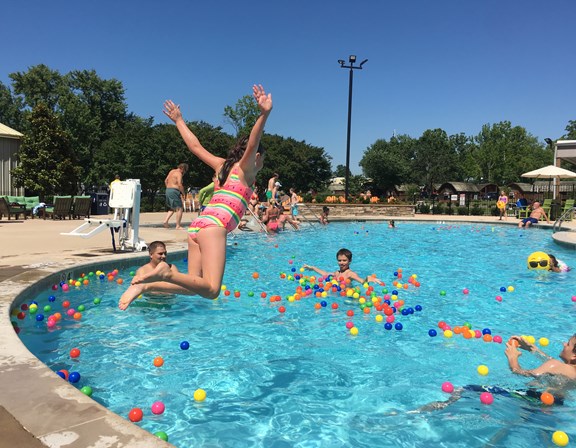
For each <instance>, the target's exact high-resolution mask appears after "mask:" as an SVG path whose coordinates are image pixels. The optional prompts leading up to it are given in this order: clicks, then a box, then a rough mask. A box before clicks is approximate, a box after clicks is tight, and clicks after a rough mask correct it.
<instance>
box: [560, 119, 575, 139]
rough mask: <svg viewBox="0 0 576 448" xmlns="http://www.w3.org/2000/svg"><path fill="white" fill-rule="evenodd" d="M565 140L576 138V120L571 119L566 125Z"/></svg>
mask: <svg viewBox="0 0 576 448" xmlns="http://www.w3.org/2000/svg"><path fill="white" fill-rule="evenodd" d="M563 138H564V139H565V140H576V120H570V121H569V122H568V124H567V125H566V135H564V137H563Z"/></svg>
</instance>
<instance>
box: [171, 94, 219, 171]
mask: <svg viewBox="0 0 576 448" xmlns="http://www.w3.org/2000/svg"><path fill="white" fill-rule="evenodd" d="M163 112H164V115H166V116H167V117H168V118H170V120H172V121H173V122H174V124H175V125H176V128H177V129H178V132H180V135H181V136H182V139H183V140H184V143H186V146H187V147H188V149H189V150H190V152H191V153H192V154H194V155H195V156H196V157H198V158H199V159H200V160H202V162H204V163H205V164H206V165H208V166H209V167H211V168H212V169H213V170H214V171H217V170H218V169H219V168H220V167H221V166H222V164H223V163H224V159H223V158H221V157H217V156H215V155H214V154H212V153H211V152H210V151H208V150H207V149H206V148H204V147H203V146H202V144H201V143H200V140H198V137H196V136H195V135H194V133H193V132H192V131H191V130H190V128H189V127H188V126H187V125H186V122H185V121H184V118H183V117H182V112H181V111H180V106H179V105H177V104H175V103H174V102H173V101H172V100H167V101H165V102H164V110H163Z"/></svg>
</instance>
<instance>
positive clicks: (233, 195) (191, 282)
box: [118, 85, 272, 310]
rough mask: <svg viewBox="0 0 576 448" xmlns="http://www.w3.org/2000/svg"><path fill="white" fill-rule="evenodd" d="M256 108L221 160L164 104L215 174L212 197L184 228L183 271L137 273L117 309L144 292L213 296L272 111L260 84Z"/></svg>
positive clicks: (247, 196) (260, 158)
mask: <svg viewBox="0 0 576 448" xmlns="http://www.w3.org/2000/svg"><path fill="white" fill-rule="evenodd" d="M252 90H253V94H254V98H255V100H256V103H257V104H258V108H259V109H260V116H259V117H258V119H257V120H256V123H255V124H254V127H253V128H252V131H251V132H250V136H249V137H244V138H242V139H240V140H239V141H238V143H237V144H236V146H234V148H232V149H231V150H230V151H229V153H228V157H227V158H226V159H223V158H221V157H217V156H215V155H214V154H212V153H210V152H209V151H207V150H206V149H205V148H204V147H203V146H202V144H201V143H200V141H199V140H198V138H197V137H196V136H195V135H194V134H193V133H192V131H191V130H190V129H189V128H188V126H187V125H186V123H185V121H184V119H183V118H182V113H181V112H180V106H178V105H176V104H174V103H173V102H172V101H171V100H168V101H166V102H165V103H164V114H166V115H167V116H168V117H169V118H170V119H171V120H172V121H173V122H174V123H175V124H176V128H177V129H178V131H179V132H180V135H181V136H182V138H183V139H184V142H185V143H186V146H188V149H189V150H190V151H191V152H192V153H193V154H194V155H196V156H197V157H198V158H199V159H200V160H201V161H202V162H204V163H206V164H207V165H208V166H210V168H212V169H213V170H214V171H215V172H216V173H217V176H218V178H217V181H216V184H217V186H216V188H215V192H214V196H213V197H212V200H211V201H210V203H209V204H208V206H207V207H206V209H204V211H203V212H202V214H201V215H200V216H198V218H196V219H195V220H194V221H192V223H191V224H190V227H189V228H188V273H187V274H185V273H181V272H173V271H171V270H170V267H169V266H168V264H166V263H165V262H163V263H160V264H159V265H158V266H157V267H156V268H155V269H154V270H153V271H152V272H149V273H146V274H144V275H136V276H134V278H133V279H132V285H131V286H130V287H129V288H128V289H127V290H126V291H125V292H124V294H122V297H121V298H120V302H119V304H118V306H119V308H120V309H122V310H125V309H126V308H128V306H129V305H130V304H131V303H132V302H133V301H134V299H135V298H136V297H138V296H139V295H140V294H142V293H144V292H148V291H162V292H171V293H175V294H188V295H196V294H197V295H200V296H202V297H205V298H207V299H215V298H216V297H218V294H219V293H220V287H221V286H222V277H223V276H224V267H225V263H226V236H227V234H228V233H229V232H231V231H232V230H234V229H235V228H236V226H237V225H238V223H239V222H240V219H241V218H242V216H243V215H244V212H245V211H246V207H247V205H248V201H249V200H250V196H251V195H252V185H253V184H254V181H255V180H256V174H257V173H258V171H260V170H261V169H262V166H263V163H264V152H263V149H262V147H261V146H260V138H261V137H262V133H263V131H264V125H265V124H266V120H267V119H268V115H270V112H271V110H272V94H270V93H268V94H267V93H266V92H265V91H264V88H263V87H262V86H261V85H258V86H257V85H255V86H253V88H252Z"/></svg>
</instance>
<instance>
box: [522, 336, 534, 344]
mask: <svg viewBox="0 0 576 448" xmlns="http://www.w3.org/2000/svg"><path fill="white" fill-rule="evenodd" d="M522 337H523V338H524V340H525V341H527V342H530V344H535V343H536V338H535V337H534V336H522Z"/></svg>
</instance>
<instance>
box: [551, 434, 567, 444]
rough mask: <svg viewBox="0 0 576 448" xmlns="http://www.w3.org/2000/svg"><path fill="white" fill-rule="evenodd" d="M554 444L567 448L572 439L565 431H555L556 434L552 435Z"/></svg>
mask: <svg viewBox="0 0 576 448" xmlns="http://www.w3.org/2000/svg"><path fill="white" fill-rule="evenodd" d="M552 442H554V444H555V445H558V446H566V445H568V443H569V442H570V438H569V437H568V434H566V433H565V432H564V431H554V434H552Z"/></svg>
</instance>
